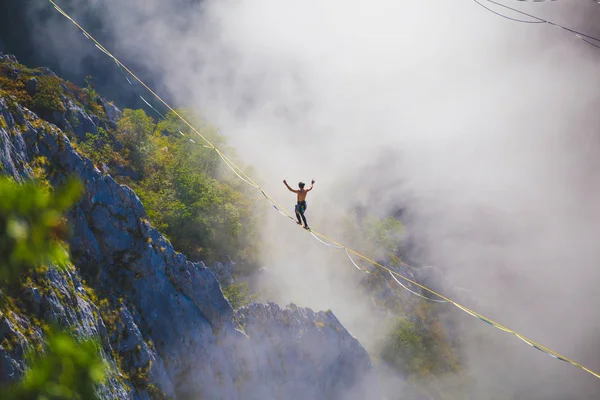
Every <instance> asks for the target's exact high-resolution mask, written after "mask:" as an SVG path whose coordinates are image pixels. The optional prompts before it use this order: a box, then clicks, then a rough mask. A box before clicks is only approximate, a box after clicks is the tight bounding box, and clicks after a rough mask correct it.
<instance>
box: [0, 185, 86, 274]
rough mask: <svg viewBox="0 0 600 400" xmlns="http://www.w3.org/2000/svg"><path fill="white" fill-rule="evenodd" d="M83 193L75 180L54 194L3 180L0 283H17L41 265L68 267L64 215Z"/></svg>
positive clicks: (0, 226) (39, 187)
mask: <svg viewBox="0 0 600 400" xmlns="http://www.w3.org/2000/svg"><path fill="white" fill-rule="evenodd" d="M80 193H81V183H79V181H75V180H71V181H69V182H67V184H66V185H64V186H63V187H61V188H59V189H57V190H56V191H55V192H54V193H51V192H50V191H49V190H48V189H46V188H45V187H43V186H41V185H40V184H37V183H35V182H27V183H25V184H22V185H20V184H18V183H16V182H14V181H13V180H11V179H9V178H7V177H0V254H2V257H1V258H0V281H2V282H3V283H5V284H7V283H14V282H15V281H16V280H17V279H18V277H19V276H20V274H21V273H22V272H23V271H24V270H26V269H29V268H35V267H38V266H40V265H44V264H49V263H52V264H54V265H56V266H58V267H64V266H66V265H67V264H68V262H69V255H68V252H67V249H66V245H65V244H64V242H63V240H64V239H65V238H66V235H67V233H68V229H67V224H66V220H65V219H64V217H63V214H64V212H65V211H66V210H67V209H68V208H69V207H70V206H71V205H72V204H73V202H74V201H76V200H77V199H78V198H79V196H80Z"/></svg>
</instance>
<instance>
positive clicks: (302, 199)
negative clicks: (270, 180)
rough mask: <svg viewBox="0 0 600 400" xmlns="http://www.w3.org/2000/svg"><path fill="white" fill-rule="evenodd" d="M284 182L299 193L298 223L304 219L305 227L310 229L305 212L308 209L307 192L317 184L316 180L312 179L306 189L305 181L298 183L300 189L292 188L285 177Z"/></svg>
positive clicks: (289, 188)
mask: <svg viewBox="0 0 600 400" xmlns="http://www.w3.org/2000/svg"><path fill="white" fill-rule="evenodd" d="M283 184H284V185H285V186H286V187H287V188H288V190H289V191H290V192H294V193H298V203H297V204H296V218H298V225H302V221H304V229H310V228H309V227H308V224H307V223H306V217H305V216H304V212H305V211H306V194H307V193H308V192H310V191H311V190H312V188H313V186H314V185H315V180H314V179H313V180H312V182H311V183H310V187H309V188H308V189H304V182H300V183H298V187H299V188H300V189H299V190H296V189H292V188H291V187H290V185H288V184H287V182H286V181H285V179H284V180H283ZM300 217H302V221H300Z"/></svg>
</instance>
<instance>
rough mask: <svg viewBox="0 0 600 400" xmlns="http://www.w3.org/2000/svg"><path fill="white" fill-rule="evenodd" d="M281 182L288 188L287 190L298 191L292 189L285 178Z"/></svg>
mask: <svg viewBox="0 0 600 400" xmlns="http://www.w3.org/2000/svg"><path fill="white" fill-rule="evenodd" d="M283 184H284V185H285V187H287V188H288V190H289V191H290V192H294V193H298V191H297V190H294V189H292V188H291V187H290V185H288V184H287V182H286V180H285V179H284V180H283Z"/></svg>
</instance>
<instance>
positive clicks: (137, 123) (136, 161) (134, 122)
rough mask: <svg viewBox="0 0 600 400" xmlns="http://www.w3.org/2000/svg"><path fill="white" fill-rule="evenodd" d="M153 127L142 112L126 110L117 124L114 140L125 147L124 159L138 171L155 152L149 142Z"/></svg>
mask: <svg viewBox="0 0 600 400" xmlns="http://www.w3.org/2000/svg"><path fill="white" fill-rule="evenodd" d="M154 127H155V124H154V120H153V119H152V118H150V117H149V116H148V115H146V113H145V112H144V110H130V109H126V110H124V111H123V115H122V116H121V119H120V120H119V122H118V123H117V131H116V138H117V140H118V141H119V142H121V143H122V144H123V146H124V147H125V150H126V152H127V154H126V155H125V157H126V158H129V160H130V161H131V163H132V165H133V166H134V167H135V168H136V169H138V170H139V171H143V170H144V167H145V164H146V161H147V160H148V159H149V158H150V156H151V154H152V153H153V152H154V151H155V149H154V148H153V146H152V142H151V141H150V140H149V139H150V137H151V136H152V133H153V132H154Z"/></svg>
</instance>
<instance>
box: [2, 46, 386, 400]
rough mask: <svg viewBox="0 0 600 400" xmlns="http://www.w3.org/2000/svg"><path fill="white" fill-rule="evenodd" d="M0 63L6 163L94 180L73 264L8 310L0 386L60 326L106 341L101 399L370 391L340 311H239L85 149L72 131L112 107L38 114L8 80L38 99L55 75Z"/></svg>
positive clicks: (78, 216)
mask: <svg viewBox="0 0 600 400" xmlns="http://www.w3.org/2000/svg"><path fill="white" fill-rule="evenodd" d="M0 62H2V63H3V64H4V65H5V69H6V68H8V69H9V71H8V72H9V74H8V78H7V79H8V80H3V81H0V171H1V172H2V173H3V174H7V175H9V176H12V177H13V178H14V179H16V180H18V181H22V180H25V179H31V178H33V177H34V176H35V177H39V176H43V179H45V180H46V181H47V182H48V183H49V184H50V185H53V186H55V185H58V184H60V183H61V182H64V181H65V180H66V179H67V177H69V176H71V175H75V176H77V177H78V178H79V179H80V180H81V181H82V182H83V184H84V187H85V193H84V195H83V198H82V199H81V201H80V202H79V203H78V204H77V205H76V207H74V208H73V209H72V210H71V211H70V214H69V220H70V222H71V225H72V227H73V235H72V240H71V242H70V249H71V254H72V258H73V262H74V267H73V268H72V270H70V271H68V272H66V273H63V272H58V271H57V270H55V269H53V268H50V269H49V271H48V272H47V273H46V274H44V275H43V276H40V277H39V279H37V280H34V281H32V282H29V283H28V286H27V290H26V291H25V292H24V293H23V294H22V296H19V298H17V299H15V301H14V303H12V304H13V306H12V307H11V308H9V309H6V310H5V311H4V312H3V313H2V314H1V315H0V382H7V381H11V380H15V379H18V378H19V377H20V376H21V375H22V373H23V371H24V370H25V368H26V365H25V362H24V353H25V351H26V349H27V348H30V347H32V346H35V345H36V344H39V343H40V342H41V339H42V337H43V330H42V325H43V324H44V323H48V322H57V323H59V324H60V325H62V326H65V327H72V328H73V330H74V332H76V334H77V335H78V336H80V337H93V338H96V339H97V340H98V341H99V343H100V344H101V348H102V353H103V356H104V357H105V358H106V359H107V361H108V362H109V364H110V365H111V373H110V375H109V379H108V381H107V382H106V384H105V385H104V386H103V387H102V388H100V389H99V391H100V394H101V396H102V397H103V398H106V399H148V398H160V397H162V396H163V394H164V395H166V396H168V397H171V398H190V399H288V398H289V399H291V398H294V399H346V398H357V399H359V398H366V397H368V398H375V397H373V396H374V394H373V393H371V395H369V396H365V394H364V393H361V391H360V390H358V385H360V382H361V379H362V378H364V377H365V376H368V375H369V374H370V371H371V369H372V367H371V362H370V359H369V356H368V354H367V353H366V351H365V350H364V349H363V348H362V346H361V345H360V344H359V343H358V341H357V340H356V339H354V338H353V337H352V336H351V335H350V333H349V332H347V331H346V330H345V329H344V327H343V326H342V325H341V324H340V322H339V321H338V320H337V319H336V317H335V316H334V315H333V314H332V313H331V312H318V313H317V312H313V311H312V310H309V309H304V308H299V307H296V306H293V305H291V306H288V307H287V308H285V309H281V308H280V307H278V306H277V305H275V304H251V305H249V306H246V307H243V308H241V309H239V310H237V311H235V312H234V310H233V309H232V307H231V305H230V304H229V302H228V301H227V299H226V298H225V297H224V296H223V293H222V291H221V287H220V284H219V282H218V280H217V279H216V278H215V274H214V273H213V272H212V271H211V268H208V267H207V266H206V265H204V264H203V263H192V262H189V261H188V260H187V259H186V257H185V256H184V255H183V254H181V253H178V252H177V251H176V250H175V249H174V248H173V246H172V245H171V244H170V242H169V241H168V240H167V239H166V238H165V237H164V236H162V235H161V234H160V232H158V231H157V230H156V229H154V228H153V227H152V226H151V224H150V223H149V222H148V220H147V216H146V213H145V210H144V206H143V205H142V204H141V202H140V200H139V199H138V197H137V196H136V194H135V193H134V192H133V191H132V190H131V189H130V188H128V187H127V186H123V185H119V184H117V183H116V182H115V181H114V180H113V178H111V176H109V175H106V174H103V173H102V172H101V171H100V170H99V169H98V168H97V167H96V166H94V164H93V163H92V162H91V161H90V160H89V159H87V158H85V157H82V156H81V155H80V154H79V153H78V152H77V151H76V149H75V148H74V147H73V145H72V144H71V141H70V139H69V137H77V136H82V135H83V136H84V135H85V133H87V132H94V131H97V130H98V127H110V126H111V125H113V124H115V123H116V121H117V119H118V118H119V110H118V109H117V108H116V107H114V106H113V105H111V104H109V103H108V102H105V101H103V100H102V101H100V102H99V104H98V105H99V107H101V109H102V111H103V112H102V115H100V116H99V115H90V114H89V113H88V112H86V111H85V110H84V109H82V108H81V107H80V106H78V105H77V104H76V103H75V102H74V101H72V100H71V99H69V98H68V96H64V95H63V96H61V97H60V104H58V107H55V109H54V110H53V111H52V112H47V113H43V112H37V113H34V112H33V111H31V110H29V109H27V108H26V107H25V106H24V105H23V104H21V102H20V101H19V98H17V97H15V96H14V95H13V94H11V93H10V92H9V91H7V90H3V89H5V88H3V87H2V85H3V84H2V82H4V84H5V85H6V84H10V83H11V80H12V81H14V82H18V81H19V79H20V80H21V81H22V82H26V89H27V91H28V92H29V93H30V94H35V93H36V91H38V90H40V89H39V88H38V85H39V82H38V78H36V75H37V76H39V77H40V79H43V77H47V76H53V74H52V72H51V71H48V70H44V69H38V70H33V72H32V71H31V70H30V71H29V72H27V77H26V79H24V77H23V76H22V74H24V72H23V70H22V66H20V65H19V64H17V63H16V60H14V58H11V57H9V56H5V55H1V54H0ZM5 72H6V71H5ZM42 114H43V115H42ZM0 201H1V199H0Z"/></svg>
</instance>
